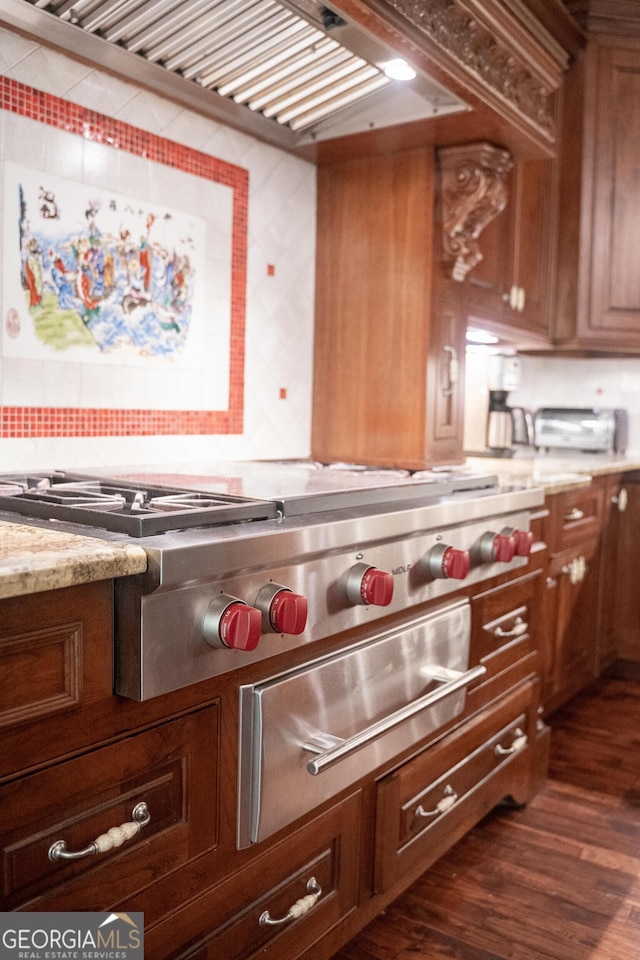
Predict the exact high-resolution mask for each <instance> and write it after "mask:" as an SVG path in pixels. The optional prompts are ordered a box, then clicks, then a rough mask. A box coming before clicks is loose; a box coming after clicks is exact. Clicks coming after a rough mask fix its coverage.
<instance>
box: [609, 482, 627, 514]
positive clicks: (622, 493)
mask: <svg viewBox="0 0 640 960" xmlns="http://www.w3.org/2000/svg"><path fill="white" fill-rule="evenodd" d="M611 503H614V504H615V505H616V506H617V507H618V512H619V513H624V512H625V510H626V509H627V504H628V503H629V494H628V493H627V488H626V487H622V488H621V489H620V490H619V491H618V496H617V497H611Z"/></svg>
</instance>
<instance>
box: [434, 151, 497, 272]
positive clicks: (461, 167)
mask: <svg viewBox="0 0 640 960" xmlns="http://www.w3.org/2000/svg"><path fill="white" fill-rule="evenodd" d="M438 162H439V166H440V203H441V217H442V247H443V256H444V260H445V261H446V262H447V263H449V264H451V276H452V277H453V279H454V280H458V281H462V280H464V278H465V277H466V275H467V274H468V272H469V271H470V270H471V269H473V267H474V266H475V265H476V264H477V263H479V262H480V261H481V260H482V253H481V252H480V246H479V244H478V237H479V236H480V234H481V233H482V231H483V230H484V228H485V227H486V225H487V224H488V223H490V222H491V220H493V219H494V218H495V217H497V216H498V214H500V213H502V211H503V210H504V208H505V206H506V205H507V188H506V184H505V182H504V181H505V177H506V175H507V173H508V172H509V170H511V168H512V166H513V160H512V157H511V154H510V153H509V151H508V150H505V149H504V148H503V147H496V146H494V145H493V144H491V143H485V142H480V143H469V144H464V145H463V146H455V147H441V148H440V149H439V150H438Z"/></svg>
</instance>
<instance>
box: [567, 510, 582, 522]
mask: <svg viewBox="0 0 640 960" xmlns="http://www.w3.org/2000/svg"><path fill="white" fill-rule="evenodd" d="M564 519H565V521H566V522H567V523H571V521H572V520H583V519H584V510H578V508H577V507H574V508H573V510H570V511H569V513H565V515H564Z"/></svg>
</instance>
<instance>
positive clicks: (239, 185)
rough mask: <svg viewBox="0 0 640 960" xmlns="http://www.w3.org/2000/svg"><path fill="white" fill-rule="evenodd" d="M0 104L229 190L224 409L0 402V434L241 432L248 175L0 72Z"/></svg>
mask: <svg viewBox="0 0 640 960" xmlns="http://www.w3.org/2000/svg"><path fill="white" fill-rule="evenodd" d="M0 108H1V109H2V110H8V111H10V112H11V113H18V114H20V116H23V117H28V118H30V119H32V120H37V121H39V122H40V123H46V124H48V125H49V126H52V127H57V128H58V129H61V130H66V131H68V132H69V133H74V134H76V135H77V136H80V137H84V138H85V139H86V140H92V141H94V142H96V143H102V144H104V145H105V146H109V147H113V148H114V149H115V150H125V151H127V152H128V153H133V154H135V155H136V156H138V157H145V158H146V159H149V160H153V161H155V162H156V163H162V164H165V165H166V166H169V167H174V168H175V169H177V170H181V171H183V172H184V173H190V174H192V175H193V176H196V177H203V178H204V179H206V180H214V181H215V182H216V183H221V184H223V185H224V186H228V187H231V189H232V190H233V223H232V253H231V340H230V343H231V346H230V357H229V367H230V379H229V399H228V406H227V409H226V410H184V411H180V410H110V409H88V408H87V409H75V408H64V407H0V437H115V436H150V435H176V436H177V435H184V434H231V433H242V429H243V419H244V359H245V312H246V281H247V222H248V207H249V173H248V171H247V170H245V169H244V168H243V167H238V166H235V165H234V164H231V163H227V162H226V161H224V160H219V159H217V158H216V157H212V156H210V155H209V154H206V153H203V152H201V151H199V150H192V149H191V148H190V147H186V146H184V144H181V143H175V142H173V141H172V140H166V139H164V138H163V137H158V136H156V134H153V133H147V132H146V131H144V130H140V129H138V127H134V126H131V124H128V123H122V122H121V121H120V120H114V119H113V118H112V117H106V116H104V115H103V114H101V113H97V112H96V111H95V110H87V109H86V108H85V107H81V106H78V105H77V104H75V103H70V102H69V101H68V100H63V99H62V98H60V97H55V96H53V95H51V94H49V93H43V92H42V91H41V90H35V89H34V88H32V87H28V86H26V85H25V84H22V83H18V82H16V81H15V80H10V79H8V78H7V77H0Z"/></svg>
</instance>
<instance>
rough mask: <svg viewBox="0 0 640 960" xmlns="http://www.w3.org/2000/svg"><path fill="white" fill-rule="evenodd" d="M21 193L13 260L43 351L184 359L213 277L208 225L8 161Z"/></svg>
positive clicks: (10, 182) (8, 181)
mask: <svg viewBox="0 0 640 960" xmlns="http://www.w3.org/2000/svg"><path fill="white" fill-rule="evenodd" d="M219 189H220V188H219ZM12 195H13V197H14V199H15V204H16V206H15V208H14V209H15V210H16V218H15V221H14V223H13V224H11V223H10V222H9V223H7V222H6V221H5V227H8V229H9V231H10V232H9V237H8V242H9V244H11V237H12V236H13V241H14V243H15V245H16V247H15V250H14V251H12V250H11V249H8V250H7V251H6V253H7V257H6V259H7V261H8V262H9V263H10V264H13V265H15V267H14V269H15V270H16V271H19V283H20V286H21V288H22V292H23V293H22V297H23V302H24V304H25V306H26V309H27V312H28V317H29V322H30V324H31V325H32V332H33V335H34V337H35V340H36V341H37V342H38V343H39V344H41V345H42V348H43V349H45V350H46V351H47V352H49V353H51V352H55V353H59V354H61V355H64V356H65V357H67V356H68V355H69V351H71V350H77V349H78V348H80V349H81V350H82V351H83V352H89V353H90V352H91V351H93V352H94V353H95V355H96V358H98V357H100V356H104V355H105V354H112V353H118V354H120V357H121V358H122V354H123V352H125V353H126V354H129V355H130V354H135V355H136V356H137V357H139V358H144V357H163V358H166V359H169V360H174V359H175V358H176V357H177V356H178V355H180V354H181V353H183V351H184V350H185V346H186V344H187V341H188V339H189V337H190V333H191V330H192V326H193V321H194V315H195V308H196V303H197V290H198V282H199V280H201V278H202V275H203V273H204V269H203V257H204V247H205V226H204V223H203V221H202V220H199V219H198V218H195V217H191V216H186V215H185V214H184V213H180V212H177V211H176V210H172V209H169V208H168V207H164V206H162V205H160V204H157V203H153V204H152V203H143V202H140V201H138V200H135V199H132V198H129V197H124V196H122V195H119V194H116V193H112V192H109V191H105V190H100V189H93V188H91V187H88V186H86V185H80V184H77V183H71V182H69V181H66V180H64V179H62V178H60V177H55V176H51V175H47V174H44V173H41V172H38V171H32V170H28V169H25V168H24V167H22V168H19V167H13V166H12V165H11V164H7V171H6V176H5V199H6V200H9V199H10V198H11V196H12ZM9 209H10V208H9ZM18 264H19V265H18ZM17 279H18V278H17V276H16V275H15V274H14V276H13V277H12V278H10V280H11V281H12V283H11V285H12V286H14V284H15V282H16V281H17ZM20 312H22V311H20ZM29 339H31V340H33V338H32V337H30V338H29ZM29 352H30V354H31V355H32V350H30V351H29ZM85 359H87V358H86V357H85Z"/></svg>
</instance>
